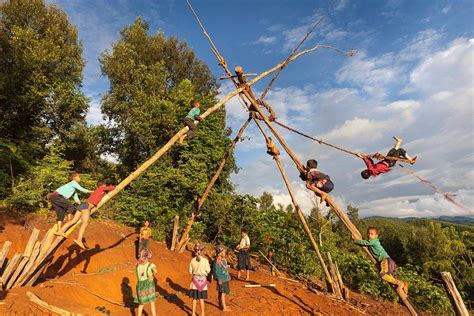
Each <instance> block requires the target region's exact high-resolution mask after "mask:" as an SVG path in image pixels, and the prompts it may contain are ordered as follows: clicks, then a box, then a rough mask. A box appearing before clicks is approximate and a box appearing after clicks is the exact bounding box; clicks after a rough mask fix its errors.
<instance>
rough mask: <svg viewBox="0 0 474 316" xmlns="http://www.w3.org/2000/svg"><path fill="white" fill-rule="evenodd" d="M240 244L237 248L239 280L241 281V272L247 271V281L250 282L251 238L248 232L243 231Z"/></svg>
mask: <svg viewBox="0 0 474 316" xmlns="http://www.w3.org/2000/svg"><path fill="white" fill-rule="evenodd" d="M240 237H241V239H240V243H239V245H238V246H237V250H238V251H239V254H238V256H237V259H238V262H237V270H238V272H237V278H238V279H240V271H241V270H245V272H246V274H247V277H246V278H245V280H246V281H248V280H250V275H249V274H250V267H251V264H250V252H249V250H250V238H249V235H248V233H247V231H245V230H242V232H241V233H240Z"/></svg>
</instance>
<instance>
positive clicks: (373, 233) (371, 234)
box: [352, 227, 408, 296]
mask: <svg viewBox="0 0 474 316" xmlns="http://www.w3.org/2000/svg"><path fill="white" fill-rule="evenodd" d="M367 237H368V239H367V240H358V239H356V238H355V237H354V236H352V239H353V240H354V243H355V244H357V245H359V246H367V247H368V248H369V250H370V252H371V253H372V255H373V256H374V258H375V259H376V260H377V262H378V263H379V265H380V277H381V278H382V279H383V280H384V281H387V282H388V283H391V284H394V285H396V286H397V292H398V293H400V294H402V295H405V296H406V295H407V294H408V283H406V282H404V281H401V280H398V279H396V278H395V273H396V271H397V265H396V264H395V261H393V260H392V258H390V256H389V255H388V254H387V252H386V251H385V249H384V248H383V246H382V244H381V243H380V240H379V230H378V229H377V228H375V227H369V228H368V229H367Z"/></svg>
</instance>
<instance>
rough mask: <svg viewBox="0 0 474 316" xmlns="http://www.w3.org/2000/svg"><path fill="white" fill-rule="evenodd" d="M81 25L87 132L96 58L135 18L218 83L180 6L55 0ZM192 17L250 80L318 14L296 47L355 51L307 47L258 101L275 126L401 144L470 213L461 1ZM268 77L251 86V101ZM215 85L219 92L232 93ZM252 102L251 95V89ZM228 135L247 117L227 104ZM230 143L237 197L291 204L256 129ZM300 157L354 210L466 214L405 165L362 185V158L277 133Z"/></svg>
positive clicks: (259, 9)
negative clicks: (186, 50) (314, 164)
mask: <svg viewBox="0 0 474 316" xmlns="http://www.w3.org/2000/svg"><path fill="white" fill-rule="evenodd" d="M53 2H54V3H56V4H58V5H59V6H60V7H62V8H63V9H64V10H65V11H66V12H67V14H68V16H69V18H70V20H71V22H72V23H73V24H75V25H76V26H77V28H78V30H79V35H80V37H81V39H82V41H83V45H84V56H85V59H86V61H87V65H86V69H85V72H84V88H83V89H84V92H85V93H86V95H87V96H89V97H90V98H91V100H92V101H91V108H90V112H89V115H88V117H87V119H88V121H89V123H91V124H97V123H99V122H100V121H101V114H100V97H101V95H102V94H104V93H105V92H106V90H107V88H108V82H107V80H106V79H105V78H104V77H102V76H101V74H100V67H99V63H98V56H99V55H100V53H101V52H103V51H104V50H105V49H110V48H111V45H112V43H113V42H114V41H116V40H117V39H118V37H119V35H118V32H119V31H120V29H122V28H123V27H124V26H125V25H127V24H130V23H132V22H133V20H134V19H135V18H136V17H137V16H142V17H143V18H144V19H145V20H146V21H147V22H148V23H149V24H150V26H151V33H155V32H157V31H162V32H164V33H165V35H166V36H171V35H173V36H177V37H178V38H180V39H181V40H184V41H186V42H188V44H189V46H190V47H192V48H193V49H194V50H195V51H196V54H197V55H198V57H199V58H200V59H202V60H203V61H204V62H206V63H207V64H208V65H209V66H210V67H211V70H212V72H213V73H214V75H215V76H216V77H219V76H221V75H222V71H221V69H220V68H219V67H218V66H217V63H216V60H215V58H214V56H213V55H212V53H211V52H210V50H209V45H208V43H207V41H206V40H205V38H204V37H203V36H202V33H201V31H200V29H199V27H198V26H197V24H196V22H195V21H194V18H193V16H192V15H191V13H190V12H189V10H188V8H187V6H186V3H185V1H184V0H183V1H182V0H176V1H174V0H165V1H132V0H121V1H62V0H58V1H53ZM193 5H194V8H195V10H196V11H197V13H198V14H199V16H200V18H201V20H202V22H203V23H204V25H205V26H206V28H207V30H208V32H209V33H210V34H211V36H212V38H213V40H214V42H215V44H216V45H217V46H218V48H219V50H220V51H221V53H222V55H223V56H224V57H225V58H226V60H227V62H228V64H229V65H230V66H231V67H232V68H233V67H234V66H236V65H241V66H243V67H244V69H245V70H246V71H247V72H257V73H259V72H262V71H264V70H266V69H268V68H271V67H272V66H274V65H275V64H277V63H278V62H280V61H282V60H284V59H285V58H286V56H287V55H288V53H289V51H291V49H292V48H293V46H294V45H295V44H296V43H297V42H298V41H299V39H300V38H301V37H302V36H303V35H304V34H305V32H306V30H307V29H308V28H309V27H310V25H311V24H312V23H314V21H316V20H317V19H319V18H320V17H324V20H323V22H322V23H321V25H320V27H319V28H318V29H317V31H315V35H314V36H313V37H312V38H311V39H310V40H308V41H307V43H306V46H305V47H306V48H308V47H310V46H313V45H315V44H317V43H319V44H331V45H334V46H337V47H339V48H341V49H344V50H347V49H352V48H354V49H357V51H358V53H357V54H356V56H354V57H352V58H348V57H346V56H344V55H342V54H338V53H335V52H333V51H319V52H317V53H315V54H311V55H308V56H306V57H303V58H301V59H299V60H298V61H296V62H294V63H292V64H291V65H289V66H288V67H287V69H286V70H285V71H284V73H283V74H282V76H281V77H280V78H279V80H278V81H277V83H276V84H275V85H274V88H273V89H272V91H271V93H269V95H268V96H267V101H268V102H269V103H270V104H272V105H273V107H274V108H275V110H276V111H277V116H278V118H279V119H280V120H281V121H283V122H286V123H288V124H289V125H291V126H294V127H297V128H298V129H300V130H302V131H305V132H307V133H308V134H312V135H316V136H319V137H322V138H323V139H325V140H327V141H329V142H333V143H335V144H338V145H341V146H345V147H347V148H349V149H353V150H356V151H362V152H367V153H371V152H376V151H382V152H384V151H386V150H388V149H389V147H390V146H391V145H392V136H394V135H397V136H400V137H402V138H403V139H404V143H403V147H405V148H406V149H407V150H408V152H409V153H411V154H412V155H418V156H419V162H418V163H417V164H416V165H415V166H414V167H413V169H414V170H415V171H416V172H417V173H419V174H420V175H422V176H425V177H426V178H428V179H430V180H432V181H434V182H435V183H437V184H438V185H439V186H440V187H442V188H443V189H444V190H446V191H450V192H453V193H455V194H456V198H457V199H458V200H459V201H462V203H464V204H465V205H467V206H468V207H470V208H471V209H472V208H474V168H473V167H474V141H473V136H474V131H473V126H474V124H473V123H474V106H473V100H474V98H473V71H474V65H473V59H474V40H473V24H472V22H471V18H472V17H471V15H472V12H474V11H473V9H474V8H473V2H472V1H400V0H389V1H375V0H374V1H344V0H338V1H329V0H326V1H194V2H193ZM266 82H267V81H265V82H262V83H261V84H258V85H256V86H255V91H256V92H262V90H263V89H264V87H265V84H266ZM231 89H232V87H231V86H230V85H229V83H223V84H222V87H221V94H222V95H224V94H226V93H227V92H229V91H231ZM257 94H258V93H257ZM226 108H227V110H228V117H227V118H228V125H229V126H230V127H231V128H233V130H234V131H235V130H236V129H238V128H239V127H240V125H241V124H242V122H243V121H244V120H245V118H246V113H245V112H244V111H243V109H242V106H241V105H240V104H239V103H238V100H237V99H233V100H232V101H230V102H229V103H228V104H227V107H226ZM246 133H247V134H246V135H247V136H248V137H249V138H250V140H248V141H245V142H243V143H241V144H239V146H238V147H237V150H236V158H237V164H238V165H239V167H241V170H240V172H239V173H238V174H236V175H233V181H234V182H235V183H236V185H237V191H238V192H240V193H253V194H260V193H262V192H263V191H268V192H271V193H272V194H274V196H275V200H276V201H277V202H279V203H284V204H287V203H289V202H290V200H289V196H288V194H287V193H286V191H285V188H284V186H283V184H282V182H281V177H280V176H279V174H278V173H277V172H275V171H276V169H275V168H276V167H275V166H274V164H273V162H272V161H271V159H270V158H269V157H268V156H267V155H266V154H265V146H264V143H263V139H262V137H261V136H260V135H259V132H258V131H257V130H256V128H255V127H251V128H250V129H249V130H248V131H247V132H246ZM282 134H283V135H284V137H285V138H286V139H287V140H288V142H289V143H290V144H291V145H292V147H293V148H294V150H295V151H296V152H297V154H298V155H299V156H300V157H301V158H302V160H304V161H305V160H306V159H310V158H316V159H317V160H318V161H319V164H320V169H321V170H322V171H323V172H325V173H328V174H329V175H330V176H331V178H332V179H333V181H334V182H335V184H336V188H335V190H334V192H333V193H334V196H335V197H336V199H337V200H338V201H339V202H340V203H341V204H343V205H346V204H352V205H355V206H357V207H359V208H360V209H361V213H362V214H363V215H366V216H369V215H388V216H438V215H474V214H473V213H472V212H468V211H463V210H461V209H458V208H456V207H455V206H453V205H452V204H450V203H448V202H446V201H445V200H444V199H442V197H441V196H440V195H439V194H434V193H433V192H432V191H431V190H430V189H429V188H426V187H424V186H422V185H421V184H419V183H418V182H417V180H415V179H414V178H413V177H412V176H410V175H407V174H406V173H405V172H404V171H403V170H401V169H399V168H395V169H394V170H393V171H392V172H391V173H390V174H386V175H383V176H379V177H377V178H375V179H370V180H367V181H363V180H362V178H360V175H359V173H360V171H361V170H362V169H363V167H364V165H363V162H362V161H361V160H359V159H357V158H354V157H352V156H348V155H346V154H343V153H341V152H337V151H334V150H333V149H329V148H326V147H323V146H321V145H318V144H316V143H312V142H309V141H307V140H305V139H301V138H300V137H298V136H295V135H292V134H288V133H287V132H285V131H282ZM282 159H283V162H284V165H285V167H286V169H287V171H288V173H289V175H290V178H291V181H292V185H293V186H294V188H295V190H296V193H297V197H298V199H299V202H300V204H301V205H302V206H303V208H304V210H306V211H308V210H309V209H310V207H311V206H312V203H314V202H313V198H312V195H311V194H310V193H308V192H307V190H306V189H305V188H304V185H303V183H302V182H301V181H300V180H299V179H298V177H297V174H296V172H295V169H294V166H293V165H292V164H291V161H289V160H288V159H287V157H285V156H283V157H282Z"/></svg>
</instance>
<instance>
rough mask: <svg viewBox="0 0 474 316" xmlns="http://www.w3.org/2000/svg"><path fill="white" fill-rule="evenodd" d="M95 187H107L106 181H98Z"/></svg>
mask: <svg viewBox="0 0 474 316" xmlns="http://www.w3.org/2000/svg"><path fill="white" fill-rule="evenodd" d="M96 185H97V187H100V186H103V185H107V181H106V180H102V181H99V182H97V184H96Z"/></svg>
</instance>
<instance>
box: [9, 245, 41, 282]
mask: <svg viewBox="0 0 474 316" xmlns="http://www.w3.org/2000/svg"><path fill="white" fill-rule="evenodd" d="M40 248H41V242H40V241H37V242H36V244H35V247H34V249H33V252H32V253H31V255H30V257H29V260H28V263H27V264H26V266H25V268H24V269H23V271H22V272H21V274H20V275H19V276H18V279H17V280H16V281H15V282H14V283H13V284H12V288H13V287H18V286H19V285H20V284H21V282H22V281H23V278H24V277H25V275H26V274H27V273H28V271H30V269H31V268H32V267H33V265H34V263H35V261H36V259H37V258H38V255H39V252H40Z"/></svg>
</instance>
